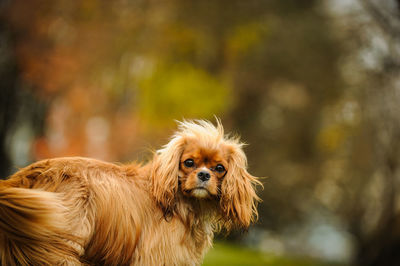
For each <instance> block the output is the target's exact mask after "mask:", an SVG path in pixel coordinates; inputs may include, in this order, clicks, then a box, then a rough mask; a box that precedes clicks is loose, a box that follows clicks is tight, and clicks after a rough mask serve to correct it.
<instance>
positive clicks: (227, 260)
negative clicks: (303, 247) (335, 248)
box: [203, 242, 343, 266]
mask: <svg viewBox="0 0 400 266" xmlns="http://www.w3.org/2000/svg"><path fill="white" fill-rule="evenodd" d="M217 265H218V266H221V265H229V266H235V265H237V266H239V265H240V266H242V265H243V266H253V265H254V266H261V265H266V266H269V265H270V266H343V265H340V264H333V263H325V262H321V261H317V260H314V259H310V258H297V257H282V256H275V255H271V254H266V253H262V252H259V251H255V250H252V249H248V248H243V247H241V246H235V245H232V244H227V243H224V242H217V243H214V247H213V248H212V249H211V250H210V251H209V252H208V254H207V255H206V257H205V259H204V263H203V266H217Z"/></svg>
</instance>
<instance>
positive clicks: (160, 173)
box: [151, 136, 185, 216]
mask: <svg viewBox="0 0 400 266" xmlns="http://www.w3.org/2000/svg"><path fill="white" fill-rule="evenodd" d="M184 146H185V139H184V138H183V137H182V136H175V137H174V138H173V139H172V140H171V141H170V142H169V143H168V144H167V145H165V146H164V147H163V149H160V150H158V151H157V153H156V154H155V157H154V160H153V163H152V169H151V189H152V193H153V195H154V197H155V199H156V201H157V202H158V204H160V206H161V208H162V209H163V211H164V216H168V215H169V214H171V213H172V211H173V209H174V204H175V196H176V193H177V191H178V174H179V163H180V159H181V156H182V153H183V149H184Z"/></svg>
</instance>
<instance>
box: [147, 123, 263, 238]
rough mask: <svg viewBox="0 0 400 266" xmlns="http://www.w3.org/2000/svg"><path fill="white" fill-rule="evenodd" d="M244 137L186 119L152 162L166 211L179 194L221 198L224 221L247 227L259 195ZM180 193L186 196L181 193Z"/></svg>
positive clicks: (202, 198)
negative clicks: (229, 134)
mask: <svg viewBox="0 0 400 266" xmlns="http://www.w3.org/2000/svg"><path fill="white" fill-rule="evenodd" d="M242 146H243V144H242V143H240V142H239V140H238V138H230V137H228V136H225V135H224V130H223V127H222V125H221V123H220V121H219V120H217V126H216V127H215V126H214V125H213V124H211V123H210V122H207V121H202V120H196V121H190V122H188V121H184V122H180V123H179V129H178V131H177V132H176V133H175V135H174V136H173V138H172V140H171V141H170V142H169V143H168V144H167V145H165V146H164V148H163V149H161V150H158V151H157V153H156V156H155V158H154V161H153V167H152V192H153V195H154V197H155V198H156V200H157V202H158V203H159V204H160V206H161V207H162V209H163V210H164V211H165V212H172V211H173V209H174V206H175V204H176V200H177V199H178V198H183V199H185V198H186V199H196V200H198V201H216V202H217V203H218V204H217V205H218V206H219V207H218V213H219V214H220V218H221V221H222V226H224V227H225V228H226V229H228V230H229V229H230V228H231V227H232V226H236V227H243V228H247V227H248V226H249V225H250V223H251V222H252V221H253V220H254V219H255V217H257V209H256V202H257V201H258V200H259V198H258V197H257V195H256V193H255V189H254V186H255V185H257V184H261V183H260V182H259V181H258V180H257V178H256V177H254V176H252V175H250V174H249V173H248V172H247V170H246V168H247V159H246V156H245V154H244V152H243V150H242ZM178 194H180V195H181V196H182V197H177V196H178Z"/></svg>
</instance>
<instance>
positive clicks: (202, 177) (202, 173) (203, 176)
mask: <svg viewBox="0 0 400 266" xmlns="http://www.w3.org/2000/svg"><path fill="white" fill-rule="evenodd" d="M197 177H198V178H199V179H200V180H201V181H207V180H208V179H210V173H209V172H207V171H200V172H198V173H197Z"/></svg>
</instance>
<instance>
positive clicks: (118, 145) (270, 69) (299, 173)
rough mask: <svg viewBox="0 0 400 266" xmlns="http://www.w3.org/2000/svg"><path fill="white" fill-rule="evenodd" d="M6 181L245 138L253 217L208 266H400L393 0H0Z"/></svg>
mask: <svg viewBox="0 0 400 266" xmlns="http://www.w3.org/2000/svg"><path fill="white" fill-rule="evenodd" d="M0 21H1V23H0V129H1V131H0V176H1V177H2V178H6V177H7V176H8V175H9V174H11V173H13V172H15V171H16V170H17V169H18V167H23V166H25V165H27V164H29V163H31V162H33V161H35V160H40V159H44V158H49V157H56V156H75V155H79V156H90V157H95V158H99V159H103V160H107V161H122V162H129V161H132V160H145V159H146V158H148V156H149V150H151V149H156V148H159V147H160V145H162V144H165V143H166V142H167V141H168V137H169V136H170V134H171V133H172V132H173V131H174V129H175V128H176V124H175V122H174V119H178V120H180V119H182V118H186V119H191V118H198V119H210V120H214V118H213V116H214V115H216V116H218V117H221V119H222V122H223V124H224V126H225V128H226V130H227V131H233V132H236V133H238V134H240V135H241V136H242V139H243V140H244V141H245V142H247V143H249V145H248V146H247V147H246V153H247V155H248V160H249V170H250V172H251V173H252V174H254V175H256V176H263V177H268V178H267V179H264V180H263V183H264V185H265V189H264V190H263V191H260V192H259V194H260V195H261V197H262V199H263V202H262V203H261V204H260V205H259V212H260V219H259V221H258V222H257V224H255V225H254V226H252V227H251V228H250V229H249V231H248V232H247V233H240V232H235V233H234V234H232V235H231V236H229V237H227V238H224V237H219V239H220V240H219V241H218V242H217V244H216V245H215V248H214V249H213V250H212V251H211V252H210V253H209V254H208V255H207V257H206V260H205V265H363V266H368V265H385V266H388V265H400V252H399V250H400V196H399V194H398V193H397V192H398V190H399V182H400V175H399V174H400V173H399V170H400V169H399V166H400V161H399V159H400V142H399V141H400V104H399V103H400V75H399V74H400V1H399V0H397V1H396V0H325V1H321V0H320V1H317V0H308V1H296V0H285V1H280V0H264V1H262V0H248V1H239V0H229V1H228V0H214V1H195V0H170V1H146V0H114V1H106V0H85V1H71V0H29V1H23V0H0Z"/></svg>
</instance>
